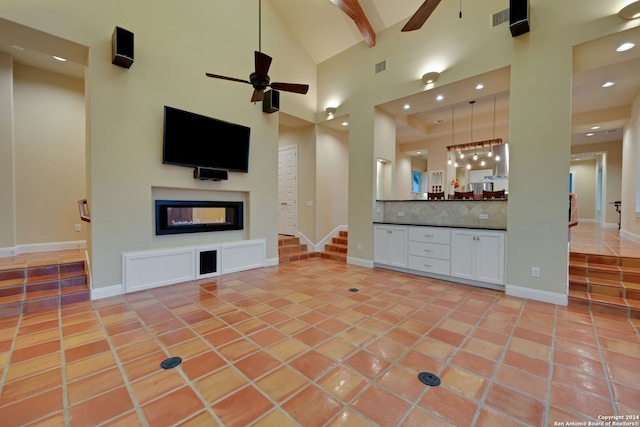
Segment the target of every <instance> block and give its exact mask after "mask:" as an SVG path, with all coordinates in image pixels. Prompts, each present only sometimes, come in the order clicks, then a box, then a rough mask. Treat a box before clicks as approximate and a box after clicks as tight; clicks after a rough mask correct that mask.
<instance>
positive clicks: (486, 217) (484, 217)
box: [478, 214, 489, 219]
mask: <svg viewBox="0 0 640 427" xmlns="http://www.w3.org/2000/svg"><path fill="white" fill-rule="evenodd" d="M478 219H489V214H480V215H478Z"/></svg>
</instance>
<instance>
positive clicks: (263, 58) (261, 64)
mask: <svg viewBox="0 0 640 427" xmlns="http://www.w3.org/2000/svg"><path fill="white" fill-rule="evenodd" d="M255 58H256V75H257V76H258V78H260V80H268V76H267V74H268V73H269V67H270V66H271V57H270V56H269V55H265V54H264V53H262V52H258V51H257V50H256V53H255Z"/></svg>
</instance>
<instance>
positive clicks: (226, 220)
mask: <svg viewBox="0 0 640 427" xmlns="http://www.w3.org/2000/svg"><path fill="white" fill-rule="evenodd" d="M243 208H244V206H243V202H220V201H215V202H214V201H201V200H190V201H187V200H156V234H158V235H160V234H180V233H202V232H208V231H225V230H242V229H243V228H244V220H243V210H244V209H243Z"/></svg>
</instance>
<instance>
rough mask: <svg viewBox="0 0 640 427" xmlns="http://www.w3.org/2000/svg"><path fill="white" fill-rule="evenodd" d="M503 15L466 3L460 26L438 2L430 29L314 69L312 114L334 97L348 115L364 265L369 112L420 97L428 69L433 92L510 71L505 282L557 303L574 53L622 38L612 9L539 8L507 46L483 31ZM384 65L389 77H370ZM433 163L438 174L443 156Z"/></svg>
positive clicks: (504, 35)
mask: <svg viewBox="0 0 640 427" xmlns="http://www.w3.org/2000/svg"><path fill="white" fill-rule="evenodd" d="M506 6H508V3H507V2H506V1H504V0H489V1H483V2H469V3H467V4H465V9H467V10H465V18H464V19H463V20H459V19H458V18H457V7H458V4H457V3H455V4H454V2H450V3H447V2H443V3H441V4H440V5H439V6H438V10H437V12H436V13H437V14H438V19H434V20H430V21H429V25H425V26H424V27H423V28H422V29H421V30H420V31H416V32H413V33H402V32H400V27H401V24H402V23H399V24H398V25H396V26H395V27H392V28H390V29H389V30H387V31H386V32H385V33H384V37H379V38H378V44H377V45H376V47H375V48H374V49H367V48H366V47H365V46H363V45H357V46H355V47H353V48H351V49H350V50H348V51H347V52H344V53H342V54H340V55H337V56H336V57H333V58H331V59H329V60H327V61H325V62H323V63H321V64H320V65H319V67H318V71H319V73H318V85H319V91H318V94H319V97H318V104H317V105H318V109H320V108H321V107H322V106H324V105H325V104H327V103H328V102H329V101H330V100H331V99H332V98H335V97H337V96H340V97H341V99H343V102H342V104H341V105H340V110H341V112H346V113H348V114H350V115H351V120H350V123H351V125H352V126H351V133H350V152H351V155H350V165H349V166H350V180H349V186H350V197H349V242H350V245H351V244H356V243H362V244H363V252H362V254H363V256H362V258H365V259H371V258H370V254H371V246H370V245H371V242H372V239H371V233H372V232H371V226H370V223H371V219H372V206H373V205H374V203H373V198H374V194H375V193H374V192H371V193H370V192H367V191H359V192H358V191H357V189H364V188H370V187H372V186H373V185H374V182H375V174H374V173H373V170H372V166H371V165H372V164H373V159H372V158H373V157H375V156H376V154H377V153H376V152H375V151H373V149H372V148H371V141H372V140H375V136H374V135H372V129H374V128H375V126H376V124H377V121H376V118H375V117H374V115H373V113H372V110H373V109H374V108H375V106H376V105H379V104H382V103H384V102H388V101H390V100H393V99H397V98H399V97H402V96H405V95H410V94H413V93H416V92H419V91H422V90H424V86H423V85H422V84H421V82H420V80H419V79H420V76H421V75H422V73H424V72H425V71H427V70H428V69H429V68H432V67H433V68H436V67H438V68H439V70H441V71H442V73H441V75H440V78H439V79H438V82H437V85H436V86H441V85H446V84H447V83H450V82H455V81H459V80H462V79H465V78H469V77H472V76H475V75H479V74H482V73H484V72H487V71H490V70H496V69H499V68H503V67H510V74H511V85H510V86H511V90H510V105H511V107H510V124H509V129H510V131H509V143H510V176H509V193H510V194H509V203H508V209H509V212H508V234H507V248H508V251H507V276H506V277H507V280H506V281H507V284H508V285H511V286H516V287H520V288H529V289H532V290H535V291H537V292H542V293H544V292H548V293H550V294H552V295H557V294H561V295H564V294H566V288H567V263H568V257H567V212H566V209H567V206H566V205H567V200H566V199H567V196H566V195H567V187H566V185H558V183H566V182H567V177H568V173H569V155H570V138H571V128H570V125H571V80H572V75H571V74H572V46H573V45H575V44H578V43H582V42H585V41H588V40H593V39H595V38H598V37H602V36H604V35H607V34H610V33H614V32H617V31H620V30H621V29H622V28H623V27H622V26H623V22H622V21H621V20H620V18H618V17H617V16H616V15H615V12H616V11H617V5H612V4H610V3H608V2H600V1H597V0H589V1H580V2H578V1H566V2H557V1H553V0H538V1H536V2H535V4H532V8H531V22H532V31H531V32H530V33H528V34H525V35H523V36H520V37H518V38H513V37H511V35H510V34H509V30H508V27H507V26H504V27H501V28H497V29H493V30H492V29H490V28H489V26H488V24H487V22H489V12H493V11H499V10H501V9H503V8H504V7H506ZM632 25H633V24H632ZM636 25H637V24H636ZM443 34H446V35H447V37H443V36H442V35H443ZM398 46H402V49H398V48H397V47H398ZM383 59H384V60H387V61H388V64H389V67H388V70H387V71H385V72H384V73H380V74H374V73H373V69H374V66H375V64H376V63H377V62H380V61H381V60H383ZM541 82H544V84H541ZM373 88H375V90H373ZM434 92H435V91H434ZM372 151H373V152H372ZM356 153H357V156H356ZM549 153H553V154H554V155H553V156H550V155H549ZM429 155H430V156H431V150H430V152H429ZM441 157H442V159H443V164H444V162H446V152H445V153H443V154H442V155H441ZM431 166H432V165H431V162H430V167H431ZM434 168H435V167H434ZM542 171H544V173H542ZM534 178H535V179H534ZM447 180H449V177H447ZM541 206H544V207H545V208H544V209H540V207H541ZM353 224H355V225H356V226H353ZM533 266H537V267H539V268H540V271H541V275H540V277H539V278H534V277H531V267H533Z"/></svg>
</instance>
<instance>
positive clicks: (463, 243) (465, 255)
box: [451, 230, 476, 280]
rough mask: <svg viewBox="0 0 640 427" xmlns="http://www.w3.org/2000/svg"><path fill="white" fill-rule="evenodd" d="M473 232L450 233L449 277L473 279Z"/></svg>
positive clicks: (474, 234)
mask: <svg viewBox="0 0 640 427" xmlns="http://www.w3.org/2000/svg"><path fill="white" fill-rule="evenodd" d="M475 236H476V232H475V231H467V230H452V231H451V275H452V276H454V277H461V278H464V279H469V280H473V279H475V274H474V262H475V256H474V255H475V244H474V243H475V242H476V241H475Z"/></svg>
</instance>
